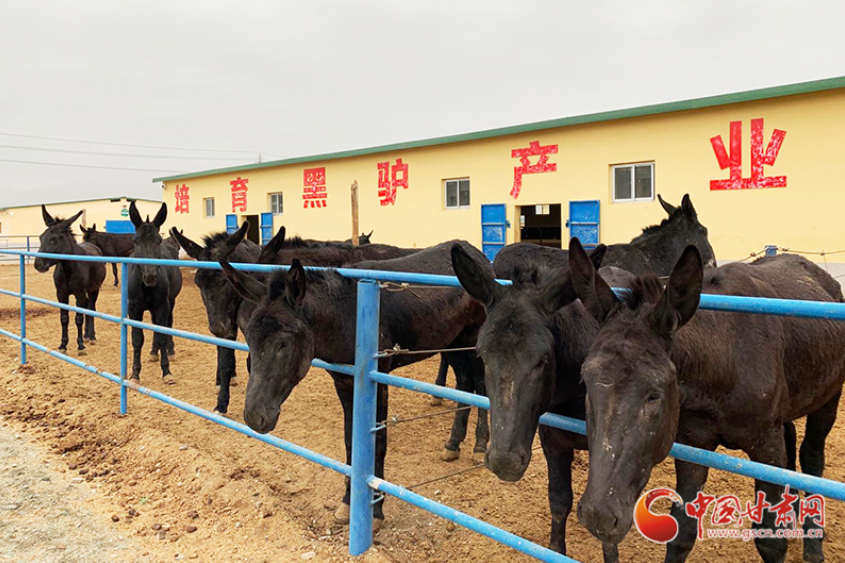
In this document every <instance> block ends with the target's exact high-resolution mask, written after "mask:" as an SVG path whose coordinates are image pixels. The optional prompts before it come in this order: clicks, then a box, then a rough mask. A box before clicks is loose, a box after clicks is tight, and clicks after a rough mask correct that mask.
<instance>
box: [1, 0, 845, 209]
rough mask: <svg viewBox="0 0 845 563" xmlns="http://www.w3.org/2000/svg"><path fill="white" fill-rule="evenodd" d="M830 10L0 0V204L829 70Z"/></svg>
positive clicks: (837, 54) (835, 64) (770, 1)
mask: <svg viewBox="0 0 845 563" xmlns="http://www.w3.org/2000/svg"><path fill="white" fill-rule="evenodd" d="M843 21H845V2H842V1H841V0H840V1H837V2H807V1H779V0H766V1H742V2H740V1H721V0H718V1H707V2H691V1H689V2H687V1H678V0H648V1H638V2H633V1H613V2H611V1H593V2H577V3H576V2H561V1H556V2H553V1H533V0H520V1H518V2H503V1H497V0H484V1H478V2H476V1H462V0H447V1H439V0H426V1H419V2H409V1H406V0H402V1H397V0H393V1H388V0H384V1H375V0H357V1H355V2H348V1H344V2H321V1H315V0H308V1H306V0H300V1H297V2H280V1H268V2H259V1H250V0H240V1H237V2H234V1H227V2H220V1H212V0H203V1H187V0H166V1H159V0H144V1H138V2H128V1H123V2H120V1H116V0H109V1H94V0H84V1H83V0H76V1H69V0H61V1H59V0H57V1H53V2H47V1H40V0H27V1H25V2H24V1H19V2H13V1H10V0H6V1H5V2H3V3H2V6H0V207H2V206H4V205H15V204H21V203H40V202H51V201H61V200H68V199H84V198H89V197H102V196H111V195H131V196H136V197H159V194H160V188H159V185H157V184H153V183H152V182H151V180H152V178H153V177H155V176H161V175H167V174H168V173H170V172H182V171H184V172H189V171H197V170H205V169H210V168H216V167H223V166H230V165H235V164H247V163H250V162H254V161H256V160H257V158H258V153H259V152H261V153H262V156H263V158H264V160H272V159H274V158H286V157H293V156H301V155H308V154H317V153H323V152H331V151H336V150H345V149H354V148H361V147H367V146H374V145H380V144H387V143H394V142H400V141H407V140H416V139H422V138H427V137H436V136H442V135H448V134H454V133H462V132H468V131H476V130H481V129H489V128H493V127H501V126H507V125H515V124H520V123H528V122H532V121H540V120H545V119H553V118H558V117H566V116H570V115H577V114H583V113H592V112H598V111H605V110H610V109H619V108H626V107H635V106H639V105H645V104H651V103H658V102H666V101H674V100H680V99H687V98H694V97H701V96H707V95H713V94H721V93H728V92H736V91H742V90H748V89H753V88H761V87H766V86H775V85H780V84H788V83H793V82H802V81H807V80H815V79H820V78H829V77H834V76H842V75H845V33H843V32H842V25H843ZM10 134H14V135H29V136H35V137H53V138H62V139H71V140H81V141H93V142H99V143H114V144H128V145H149V146H162V147H184V148H191V149H219V150H220V151H247V152H198V151H180V150H173V149H153V148H148V149H147V148H137V147H121V146H111V145H96V144H83V143H71V142H62V141H54V140H46V139H38V138H30V137H24V136H13V135H10ZM13 147H31V148H39V149H47V148H49V149H59V150H61V151H86V152H98V153H122V154H124V155H134V156H119V157H118V156H107V155H103V154H78V153H73V152H57V151H46V150H25V149H22V148H13ZM137 155H152V156H167V157H169V158H152V156H146V157H142V158H137V157H136V156H137ZM186 157H192V158H194V159H192V160H188V159H187V158H186ZM209 159H210V160H209ZM8 160H17V161H30V162H40V163H61V164H72V165H77V166H83V165H84V166H99V167H118V168H139V169H145V170H142V171H129V170H110V169H99V168H75V167H59V166H47V165H34V164H23V163H12V162H6V161H8Z"/></svg>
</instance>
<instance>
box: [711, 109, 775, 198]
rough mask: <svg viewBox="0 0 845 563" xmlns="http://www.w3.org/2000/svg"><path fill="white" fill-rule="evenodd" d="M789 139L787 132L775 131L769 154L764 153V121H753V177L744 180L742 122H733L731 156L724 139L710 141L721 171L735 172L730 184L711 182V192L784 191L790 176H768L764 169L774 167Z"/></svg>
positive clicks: (716, 137) (732, 173)
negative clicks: (729, 170)
mask: <svg viewBox="0 0 845 563" xmlns="http://www.w3.org/2000/svg"><path fill="white" fill-rule="evenodd" d="M784 137H786V131H781V130H780V129H775V130H774V131H773V132H772V139H771V141H769V144H768V146H766V150H765V151H764V150H763V120H762V119H752V120H751V177H750V178H743V177H742V121H731V153H730V154H728V152H727V151H726V150H725V143H724V141H722V136H721V135H717V136H715V137H712V138H711V139H710V144H711V145H713V152H715V153H716V160H717V161H718V162H719V168H720V169H722V170H724V169H726V168H730V169H731V175H730V178H729V179H727V180H710V189H711V190H745V189H749V188H783V187H785V186H786V176H764V175H763V165H768V166H772V165H773V164H774V163H775V160H776V159H777V157H778V152H779V151H780V147H781V145H782V144H783V139H784Z"/></svg>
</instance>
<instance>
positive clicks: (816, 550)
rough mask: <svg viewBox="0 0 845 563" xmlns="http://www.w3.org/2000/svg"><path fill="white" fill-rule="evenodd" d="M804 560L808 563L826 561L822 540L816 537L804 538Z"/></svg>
mask: <svg viewBox="0 0 845 563" xmlns="http://www.w3.org/2000/svg"><path fill="white" fill-rule="evenodd" d="M804 561H807V562H808V563H822V561H824V551H822V542H821V540H818V539H815V538H809V539H806V540H804Z"/></svg>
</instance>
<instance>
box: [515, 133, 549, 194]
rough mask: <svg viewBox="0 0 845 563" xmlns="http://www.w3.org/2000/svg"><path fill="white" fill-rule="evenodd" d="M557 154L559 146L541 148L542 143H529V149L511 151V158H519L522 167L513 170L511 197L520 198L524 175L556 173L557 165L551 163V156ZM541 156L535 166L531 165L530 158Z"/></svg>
mask: <svg viewBox="0 0 845 563" xmlns="http://www.w3.org/2000/svg"><path fill="white" fill-rule="evenodd" d="M550 154H557V145H546V146H545V147H542V146H540V141H531V142H530V143H528V148H525V149H513V150H512V151H511V158H519V162H520V163H521V164H522V166H515V167H514V169H513V189H512V190H511V196H512V197H513V198H514V199H516V198H518V197H519V192H520V191H521V190H522V175H523V174H536V173H538V172H556V171H557V164H555V163H553V162H549V155H550ZM532 156H539V157H540V158H539V159H538V160H537V162H536V163H535V164H531V159H530V157H532Z"/></svg>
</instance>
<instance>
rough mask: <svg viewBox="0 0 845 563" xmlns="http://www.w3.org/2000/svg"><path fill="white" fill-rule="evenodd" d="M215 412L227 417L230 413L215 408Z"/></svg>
mask: <svg viewBox="0 0 845 563" xmlns="http://www.w3.org/2000/svg"><path fill="white" fill-rule="evenodd" d="M214 414H219V415H220V416H225V417H226V418H229V413H225V412H220V411H219V410H217V409H214Z"/></svg>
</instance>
